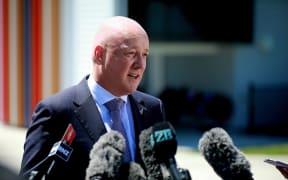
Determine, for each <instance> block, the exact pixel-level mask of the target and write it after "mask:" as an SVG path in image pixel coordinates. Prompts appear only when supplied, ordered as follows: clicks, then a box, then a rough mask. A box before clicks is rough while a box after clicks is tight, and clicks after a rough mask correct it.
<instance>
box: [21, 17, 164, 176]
mask: <svg viewBox="0 0 288 180" xmlns="http://www.w3.org/2000/svg"><path fill="white" fill-rule="evenodd" d="M148 54H149V39H148V36H147V33H146V32H145V30H144V29H143V28H142V27H141V25H139V24H138V23H137V22H136V21H134V20H132V19H130V18H127V17H121V16H116V17H111V18H109V19H107V20H105V21H104V22H103V23H102V24H100V26H99V29H98V31H97V32H96V35H95V39H94V49H93V53H92V58H91V59H92V61H93V63H92V71H91V73H90V74H89V75H87V76H86V77H84V79H83V80H82V81H81V82H80V83H79V84H77V85H75V86H72V87H70V88H68V89H66V90H63V91H61V92H59V93H57V94H55V95H53V96H50V97H48V98H46V99H43V100H42V101H40V102H39V103H38V105H37V107H36V108H35V111H34V113H33V115H32V122H31V125H30V127H29V128H28V130H27V136H26V141H25V144H24V154H23V159H22V164H21V171H20V175H22V176H24V177H26V178H28V177H29V174H30V173H31V171H32V170H33V169H34V170H41V169H39V166H38V165H39V164H41V161H43V160H44V159H45V158H46V157H47V156H48V154H49V152H50V150H51V148H52V146H53V144H54V143H55V142H57V141H59V140H60V139H61V138H62V136H63V134H64V132H65V130H66V128H67V126H68V124H72V126H73V128H74V129H75V132H76V137H75V139H74V141H73V143H72V145H71V147H72V148H73V152H72V154H71V156H70V158H69V160H68V161H67V162H63V163H59V164H57V166H55V168H54V169H53V171H51V172H52V174H50V175H49V179H53V180H57V179H77V180H81V179H85V173H86V168H87V166H88V164H89V152H90V150H91V149H92V147H93V145H94V143H95V142H97V140H98V139H99V137H100V136H101V135H103V134H104V133H107V132H109V131H111V117H110V114H109V110H108V109H107V108H106V106H105V105H104V104H105V103H106V102H108V101H110V100H111V99H114V98H121V99H122V100H123V101H124V107H123V108H122V109H121V119H122V124H123V126H124V129H125V131H126V134H127V140H128V142H129V151H130V160H129V161H135V162H137V163H139V164H140V165H142V167H143V162H142V159H141V156H140V151H139V147H138V142H139V134H140V133H141V131H142V130H143V129H146V128H149V127H150V126H152V125H153V124H155V123H157V122H160V121H164V120H165V118H164V110H163V105H162V102H161V101H160V100H159V99H158V98H156V97H153V96H151V95H148V94H146V93H143V92H140V91H138V90H137V88H138V85H139V83H140V81H141V79H142V77H143V73H144V71H145V69H146V60H147V56H148ZM143 168H144V167H143Z"/></svg>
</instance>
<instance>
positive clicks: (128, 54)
mask: <svg viewBox="0 0 288 180" xmlns="http://www.w3.org/2000/svg"><path fill="white" fill-rule="evenodd" d="M135 54H136V53H135V52H134V51H130V52H128V53H126V55H127V56H135Z"/></svg>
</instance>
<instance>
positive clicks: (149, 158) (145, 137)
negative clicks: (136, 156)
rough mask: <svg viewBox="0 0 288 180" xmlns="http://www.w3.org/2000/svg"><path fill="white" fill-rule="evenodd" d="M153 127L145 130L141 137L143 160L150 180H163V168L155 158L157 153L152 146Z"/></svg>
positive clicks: (140, 145)
mask: <svg viewBox="0 0 288 180" xmlns="http://www.w3.org/2000/svg"><path fill="white" fill-rule="evenodd" d="M151 135H152V127H150V128H148V129H144V130H143V131H142V132H141V133H140V136H139V148H140V153H141V157H142V160H143V162H144V165H145V168H146V171H147V175H148V179H163V177H162V173H161V166H160V164H159V162H158V161H157V159H156V157H155V152H154V151H153V149H152V146H151V144H150V136H151Z"/></svg>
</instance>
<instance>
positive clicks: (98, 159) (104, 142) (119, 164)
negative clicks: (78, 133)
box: [85, 130, 146, 180]
mask: <svg viewBox="0 0 288 180" xmlns="http://www.w3.org/2000/svg"><path fill="white" fill-rule="evenodd" d="M125 148H126V144H125V139H124V137H123V136H122V134H120V133H119V132H118V131H114V130H112V131H110V132H109V133H106V134H104V135H102V136H101V137H100V138H99V140H98V141H97V142H96V143H95V144H94V145H93V148H92V149H91V151H90V154H89V156H90V162H89V165H88V167H87V169H86V177H85V179H86V180H112V179H113V180H115V179H129V180H130V179H131V180H134V179H139V180H144V179H146V176H145V173H144V170H143V169H142V168H141V166H140V165H139V164H137V163H135V162H130V163H124V152H125Z"/></svg>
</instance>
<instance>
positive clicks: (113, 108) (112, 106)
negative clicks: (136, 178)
mask: <svg viewBox="0 0 288 180" xmlns="http://www.w3.org/2000/svg"><path fill="white" fill-rule="evenodd" d="M104 105H105V106H106V107H107V108H108V109H109V111H110V116H111V119H112V123H111V129H113V130H116V131H119V132H120V133H121V134H122V135H123V136H124V138H125V140H126V148H125V154H124V161H125V162H129V161H131V154H130V150H129V142H128V138H127V134H126V131H125V128H124V126H123V123H122V120H121V116H120V110H121V108H122V107H123V105H124V101H123V100H122V99H120V98H116V99H113V100H111V101H108V102H106V103H105V104H104Z"/></svg>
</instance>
